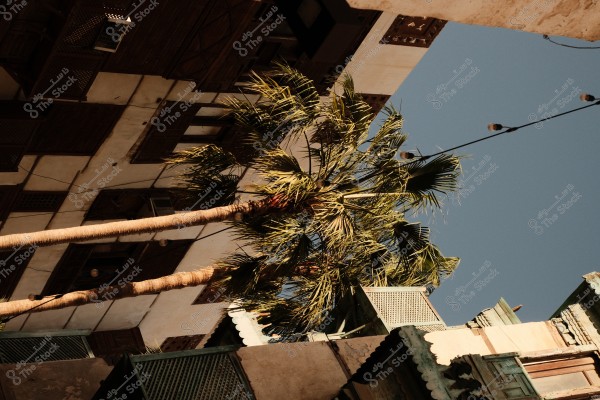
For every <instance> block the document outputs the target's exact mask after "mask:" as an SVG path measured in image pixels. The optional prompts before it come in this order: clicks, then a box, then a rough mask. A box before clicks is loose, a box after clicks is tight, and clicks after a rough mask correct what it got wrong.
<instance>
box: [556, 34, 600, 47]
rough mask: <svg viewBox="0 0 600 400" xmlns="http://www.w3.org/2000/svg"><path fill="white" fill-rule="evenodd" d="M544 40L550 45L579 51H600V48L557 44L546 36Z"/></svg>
mask: <svg viewBox="0 0 600 400" xmlns="http://www.w3.org/2000/svg"><path fill="white" fill-rule="evenodd" d="M544 39H546V40H547V41H549V42H550V43H553V44H555V45H557V46H562V47H568V48H571V49H578V50H593V49H600V46H571V45H568V44H564V43H558V42H555V41H554V40H552V39H550V36H548V35H544Z"/></svg>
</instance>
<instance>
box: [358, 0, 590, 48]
mask: <svg viewBox="0 0 600 400" xmlns="http://www.w3.org/2000/svg"><path fill="white" fill-rule="evenodd" d="M347 1H348V4H349V5H350V6H351V7H354V8H367V9H372V10H382V11H389V12H393V13H395V14H402V15H409V16H413V17H420V16H427V17H434V18H440V19H445V20H448V21H454V22H461V23H464V24H472V25H484V26H495V27H501V28H508V29H515V30H523V31H527V32H534V33H542V34H546V35H555V36H567V37H572V38H577V39H585V40H600V4H598V1H597V0H503V1H498V0H494V1H490V0H454V1H442V0H347Z"/></svg>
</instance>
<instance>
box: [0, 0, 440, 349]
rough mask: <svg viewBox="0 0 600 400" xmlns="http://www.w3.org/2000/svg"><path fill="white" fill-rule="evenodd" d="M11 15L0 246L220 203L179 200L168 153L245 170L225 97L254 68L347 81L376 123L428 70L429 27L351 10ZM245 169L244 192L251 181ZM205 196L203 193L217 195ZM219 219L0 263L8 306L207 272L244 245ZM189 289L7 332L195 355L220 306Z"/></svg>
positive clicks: (55, 4) (0, 79)
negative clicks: (49, 232) (120, 337)
mask: <svg viewBox="0 0 600 400" xmlns="http://www.w3.org/2000/svg"><path fill="white" fill-rule="evenodd" d="M4 17H5V18H2V19H1V20H0V66H2V68H0V100H1V104H0V210H1V212H0V220H1V227H0V235H7V234H11V233H21V232H32V231H40V230H45V229H55V228H63V227H72V226H80V225H88V224H97V223H102V222H108V221H118V220H126V219H137V218H143V217H146V216H155V215H165V214H172V213H177V212H180V211H182V210H189V209H202V208H210V207H211V206H214V205H216V204H218V201H219V193H218V191H215V193H212V192H210V193H205V195H206V196H199V199H198V201H197V202H196V203H195V204H189V203H185V202H181V201H179V200H177V199H176V198H174V197H173V196H172V192H171V191H170V190H169V189H170V188H172V187H173V186H174V185H176V180H175V177H176V175H177V172H178V171H177V170H176V169H167V168H166V166H165V164H164V163H163V162H162V160H163V158H164V157H166V156H169V155H170V154H172V153H173V152H174V151H178V150H182V149H186V148H189V147H191V146H197V145H202V144H205V143H216V144H218V145H220V146H222V147H224V148H225V149H226V150H229V151H231V152H232V153H233V154H234V155H236V157H238V158H239V159H240V160H243V159H244V157H245V156H247V155H246V154H244V153H243V152H241V151H239V148H238V147H239V146H238V144H239V143H240V141H242V140H244V132H241V131H239V130H237V129H236V128H235V127H234V126H233V124H232V121H231V120H230V119H228V118H224V117H223V116H224V114H225V108H224V106H223V104H222V102H223V101H224V100H225V99H226V98H228V97H229V96H246V97H247V98H249V99H251V100H252V101H256V100H258V97H257V96H255V95H248V94H243V93H242V91H243V86H242V85H243V83H244V82H245V81H247V79H248V76H249V72H250V70H251V69H254V70H257V71H261V70H264V69H265V68H268V66H269V65H270V63H271V62H273V61H277V60H285V61H286V62H287V63H289V64H290V65H292V66H294V67H296V68H298V69H300V70H301V71H302V72H303V73H305V74H306V75H307V76H309V77H310V78H312V79H313V80H314V81H315V83H316V85H317V86H318V88H319V90H320V91H321V93H322V95H323V96H326V95H327V93H328V91H329V90H330V88H331V87H333V86H334V83H335V81H336V79H338V77H339V76H340V74H341V73H343V72H350V73H351V74H352V75H353V76H354V79H355V82H356V87H357V91H359V92H360V93H362V94H363V95H364V96H365V98H366V99H367V100H368V102H369V103H370V104H371V105H372V107H373V110H374V112H377V111H378V110H379V109H381V107H382V106H383V104H384V103H385V101H387V99H388V98H389V96H390V95H391V94H392V93H394V91H395V90H396V88H397V87H398V86H399V84H400V83H401V82H402V80H403V79H404V78H405V77H406V76H407V75H408V74H409V73H410V71H411V70H412V69H413V68H414V67H415V66H416V65H417V63H418V62H419V60H420V59H421V57H422V56H423V55H424V54H425V52H426V51H427V48H428V46H429V45H430V44H431V43H432V41H433V39H434V38H435V36H437V34H438V33H439V31H440V30H441V28H442V27H443V24H444V22H443V21H434V20H428V21H429V27H428V29H427V30H426V31H424V30H423V28H421V30H419V29H417V28H419V27H418V26H415V24H414V22H413V21H408V20H406V19H403V18H399V17H398V16H396V15H393V14H389V13H385V12H384V13H382V12H379V11H364V10H356V9H351V8H350V7H349V6H348V5H347V4H346V3H345V2H344V1H342V0H332V1H321V0H295V1H247V0H228V1H222V0H202V1H198V2H187V1H183V0H160V1H158V0H140V1H136V2H134V1H131V0H104V1H91V0H70V1H44V2H27V3H25V2H17V3H16V4H12V5H11V7H9V8H8V9H7V11H6V14H4ZM252 180H253V177H252V176H251V174H247V176H245V178H244V180H243V181H242V185H245V184H248V183H251V182H252ZM208 189H210V188H207V190H208ZM242 200H243V199H242ZM223 229H224V225H222V224H211V225H208V226H197V227H186V228H183V229H178V230H173V231H166V232H160V233H155V234H143V235H136V236H120V237H117V238H110V239H103V240H96V241H92V242H86V243H70V244H63V245H56V246H50V247H44V248H36V247H35V246H22V247H20V248H17V249H13V250H14V251H13V250H11V251H5V252H2V254H0V257H1V258H2V259H3V260H4V265H3V267H2V268H1V269H0V297H2V298H6V299H10V300H16V299H24V298H27V297H28V296H29V295H31V294H34V295H40V294H41V295H52V294H60V293H65V292H69V291H73V290H78V289H88V288H92V287H98V286H100V285H103V284H108V283H113V284H115V283H116V284H119V282H127V281H132V280H133V281H138V280H144V279H150V278H154V277H158V276H163V275H167V274H170V273H172V272H179V271H190V270H195V269H198V268H201V267H202V266H206V265H210V264H212V263H213V262H214V261H215V260H218V259H219V258H220V257H222V256H224V255H227V254H228V253H230V252H231V251H232V250H234V249H235V248H236V244H235V241H234V240H233V238H232V237H231V236H230V235H229V234H228V232H221V231H222V230H223ZM202 291H203V288H187V289H182V290H177V291H173V292H165V293H161V294H156V295H147V296H140V297H137V298H130V299H122V300H117V301H114V300H112V299H110V298H106V299H103V300H106V301H104V302H102V303H96V304H89V305H85V306H80V307H71V308H66V309H62V310H54V311H48V312H43V313H39V314H24V315H19V316H17V317H15V318H13V319H11V320H10V321H9V322H8V323H7V324H6V327H5V329H6V330H9V331H29V332H31V331H39V330H49V329H52V330H53V329H67V330H73V329H75V330H81V329H83V330H89V331H102V332H107V331H119V330H123V329H130V328H135V327H139V329H140V330H141V332H142V336H143V338H144V341H145V342H146V344H147V345H149V346H153V347H160V346H161V345H167V346H168V347H170V348H171V347H172V346H176V344H177V343H179V345H178V346H182V347H184V348H188V347H189V348H193V347H195V346H196V345H197V344H198V343H199V342H198V340H200V338H201V335H204V334H206V333H208V332H210V331H211V330H212V329H213V326H214V324H215V323H216V322H217V321H218V320H219V318H220V316H221V314H222V313H221V310H222V308H223V304H222V301H223V300H224V298H222V297H219V296H218V295H217V296H215V295H214V294H213V293H208V292H205V293H204V294H202Z"/></svg>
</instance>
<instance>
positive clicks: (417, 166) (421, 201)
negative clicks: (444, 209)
mask: <svg viewBox="0 0 600 400" xmlns="http://www.w3.org/2000/svg"><path fill="white" fill-rule="evenodd" d="M403 169H405V170H406V171H407V172H408V179H407V182H406V189H405V190H406V192H407V193H408V194H409V195H410V196H411V198H412V205H413V207H417V208H418V207H421V206H435V207H440V201H439V198H438V196H439V194H443V195H447V194H448V193H449V192H452V191H455V190H458V178H459V176H460V159H459V158H458V157H455V156H453V155H450V154H441V155H439V156H437V157H436V158H434V159H432V160H429V161H417V162H409V163H407V164H406V165H405V166H403Z"/></svg>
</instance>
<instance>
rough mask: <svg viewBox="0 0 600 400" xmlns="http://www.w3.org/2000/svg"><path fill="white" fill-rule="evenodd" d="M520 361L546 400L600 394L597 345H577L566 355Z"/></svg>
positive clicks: (523, 358)
mask: <svg viewBox="0 0 600 400" xmlns="http://www.w3.org/2000/svg"><path fill="white" fill-rule="evenodd" d="M588 348H589V349H588ZM569 349H570V348H569ZM586 349H587V350H586ZM565 350H567V349H565ZM520 361H521V363H522V364H523V367H524V369H525V370H526V371H527V374H528V375H529V378H530V379H531V381H532V383H533V386H534V387H535V389H536V390H537V391H538V393H539V394H540V395H542V396H543V397H544V398H545V399H562V398H568V399H589V398H590V397H589V396H590V395H600V358H599V357H598V354H597V352H596V351H595V346H590V345H587V346H585V345H584V346H576V347H573V349H572V350H571V351H565V352H563V353H562V354H561V353H559V352H556V354H551V355H546V356H538V357H536V356H531V357H521V358H520ZM599 397H600V396H599Z"/></svg>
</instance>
